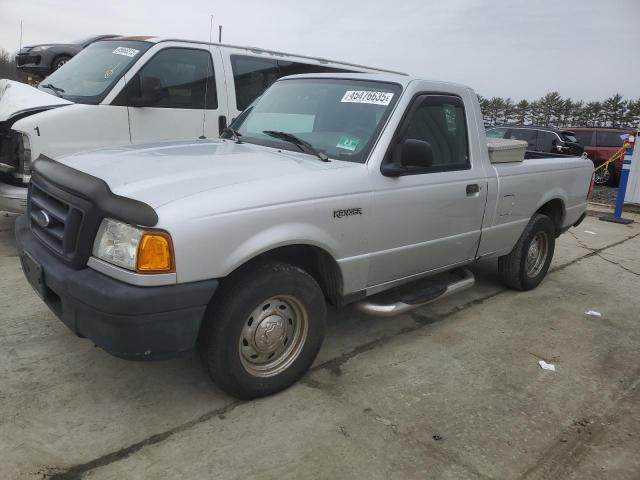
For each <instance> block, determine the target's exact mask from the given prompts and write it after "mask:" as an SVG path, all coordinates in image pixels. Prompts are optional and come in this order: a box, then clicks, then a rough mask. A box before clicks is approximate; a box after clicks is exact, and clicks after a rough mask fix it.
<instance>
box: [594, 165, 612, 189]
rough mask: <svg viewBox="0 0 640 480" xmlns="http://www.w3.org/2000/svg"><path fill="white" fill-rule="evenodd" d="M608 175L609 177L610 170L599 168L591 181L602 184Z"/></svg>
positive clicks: (606, 180)
mask: <svg viewBox="0 0 640 480" xmlns="http://www.w3.org/2000/svg"><path fill="white" fill-rule="evenodd" d="M610 177H611V172H610V171H609V169H608V168H601V169H600V170H598V171H597V172H596V174H595V175H594V177H593V182H594V183H595V184H597V185H602V184H604V183H607V182H608V181H609V178H610Z"/></svg>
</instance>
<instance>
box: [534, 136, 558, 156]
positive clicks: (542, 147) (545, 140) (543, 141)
mask: <svg viewBox="0 0 640 480" xmlns="http://www.w3.org/2000/svg"><path fill="white" fill-rule="evenodd" d="M557 144H558V136H557V135H556V134H555V133H553V132H545V131H539V132H538V148H537V150H538V151H539V152H545V153H557V152H554V147H555V146H556V145H557Z"/></svg>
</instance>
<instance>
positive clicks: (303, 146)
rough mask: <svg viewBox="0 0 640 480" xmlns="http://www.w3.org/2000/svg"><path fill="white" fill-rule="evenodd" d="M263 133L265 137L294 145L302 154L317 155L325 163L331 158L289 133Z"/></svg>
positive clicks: (268, 131)
mask: <svg viewBox="0 0 640 480" xmlns="http://www.w3.org/2000/svg"><path fill="white" fill-rule="evenodd" d="M262 133H264V134H265V135H269V136H270V137H273V138H278V139H280V140H284V141H285V142H289V143H293V144H294V145H295V146H296V147H298V148H299V149H300V151H301V152H304V153H309V154H311V155H315V156H316V157H318V158H319V159H320V160H322V161H323V162H328V161H329V157H327V156H326V155H325V154H324V153H322V152H319V151H318V150H316V149H315V148H313V146H312V145H311V144H310V143H309V142H305V141H304V140H302V139H301V138H299V137H296V136H295V135H294V134H292V133H287V132H278V131H276V130H263V131H262Z"/></svg>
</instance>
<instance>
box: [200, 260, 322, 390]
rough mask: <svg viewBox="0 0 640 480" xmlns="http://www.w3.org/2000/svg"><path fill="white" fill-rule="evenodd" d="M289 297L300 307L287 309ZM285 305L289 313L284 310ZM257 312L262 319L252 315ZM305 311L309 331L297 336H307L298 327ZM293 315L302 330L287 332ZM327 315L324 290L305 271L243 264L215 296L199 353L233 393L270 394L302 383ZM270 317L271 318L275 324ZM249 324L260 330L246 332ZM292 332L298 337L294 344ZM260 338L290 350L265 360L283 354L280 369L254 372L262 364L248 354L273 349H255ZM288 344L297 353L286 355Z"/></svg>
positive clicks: (215, 377)
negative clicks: (301, 380) (297, 313)
mask: <svg viewBox="0 0 640 480" xmlns="http://www.w3.org/2000/svg"><path fill="white" fill-rule="evenodd" d="M269 302H271V303H272V304H273V305H271V303H269ZM277 302H281V304H277ZM286 302H292V303H291V305H293V306H294V307H295V308H294V307H291V305H290V307H291V308H292V309H291V310H286V308H283V304H284V305H285V306H286V305H287V303H286ZM269 305H271V306H269ZM265 306H266V308H265ZM272 309H274V310H273V311H272ZM280 309H282V310H284V311H285V313H284V314H281V310H280ZM303 310H304V312H303ZM256 311H258V314H257V316H258V317H259V318H258V319H256V320H253V318H254V316H256V315H255V312H256ZM263 312H265V313H264V314H263ZM287 312H288V313H287ZM291 312H294V314H291ZM295 312H299V315H298V316H296V315H295ZM304 313H306V322H305V325H306V335H304V338H303V339H298V335H302V333H299V332H302V327H300V325H301V324H302V320H301V319H302V317H303V316H304ZM288 316H292V317H295V318H296V320H295V321H296V322H300V323H296V325H297V328H298V330H295V333H294V330H291V331H290V332H289V333H287V331H286V329H288V328H292V329H295V328H296V327H289V326H288V324H291V325H294V324H293V322H292V318H288V319H287V318H286V317H288ZM298 317H300V318H298ZM325 317H326V304H325V301H324V295H323V292H322V290H321V289H320V287H319V286H318V284H317V282H316V281H315V280H314V279H313V277H311V275H309V274H308V273H306V272H305V271H304V270H301V269H300V268H298V267H295V266H293V265H289V264H286V263H281V262H275V261H270V262H268V263H263V264H259V265H257V266H253V267H248V268H244V269H241V270H240V271H238V272H236V273H234V274H232V275H230V276H229V277H227V278H226V279H225V280H224V281H223V282H222V283H221V285H220V287H219V289H218V291H217V292H216V293H215V295H214V296H213V299H212V301H211V304H210V306H209V308H208V310H207V314H206V318H205V323H204V326H203V329H202V331H201V333H200V338H199V342H198V344H199V345H198V346H199V350H200V357H201V359H202V361H203V363H204V366H205V368H206V369H207V371H208V373H209V375H210V376H211V378H212V379H213V381H214V382H215V383H216V384H217V385H218V386H219V387H220V388H221V389H222V390H224V391H225V392H226V393H228V394H229V395H232V396H234V397H236V398H240V399H251V398H257V397H263V396H266V395H271V394H273V393H276V392H279V391H281V390H284V389H285V388H287V387H289V386H291V385H292V384H294V383H295V382H297V381H298V380H299V379H300V378H301V377H302V376H303V375H304V374H305V372H306V371H307V370H308V369H309V367H311V364H312V363H313V361H314V359H315V358H316V356H317V354H318V351H319V350H320V346H321V345H322V341H323V339H324V332H325ZM272 319H276V320H272ZM269 321H271V322H272V323H271V324H270V325H269ZM274 322H275V323H274ZM265 324H266V326H265ZM274 325H275V327H274ZM270 327H272V328H271V329H269V328H270ZM250 329H254V330H255V332H253V333H247V332H248V330H250ZM261 329H262V330H261ZM252 331H253V330H252ZM274 331H275V334H274V337H273V338H270V337H269V335H270V334H272V333H273V332H274ZM260 332H262V335H260ZM287 334H289V335H290V336H291V337H292V338H294V339H292V340H291V342H289V344H287V341H288V340H287V337H286V335H287ZM300 338H302V337H300ZM247 339H249V341H251V345H249V344H248V342H247ZM259 339H262V340H259ZM274 339H275V340H274ZM296 339H297V340H296ZM260 341H262V342H263V343H262V346H263V347H265V345H266V346H267V347H269V348H270V347H271V345H270V341H273V343H274V344H278V345H279V347H278V348H283V349H285V352H283V353H282V355H281V354H278V355H277V356H276V357H275V360H272V361H271V360H267V359H265V362H267V363H265V365H267V366H268V365H270V364H269V363H268V362H269V361H271V362H272V363H273V362H277V361H279V360H278V359H279V358H280V357H282V358H283V360H282V362H285V363H283V364H282V365H281V367H280V368H281V370H274V371H273V372H268V373H267V374H265V373H264V372H258V373H257V374H256V373H255V372H256V371H257V370H258V369H259V368H263V366H262V365H257V364H255V365H254V364H253V363H252V362H254V360H252V359H251V358H249V356H248V354H249V353H252V352H253V353H256V358H257V354H258V353H259V354H260V356H261V357H264V356H267V355H269V352H268V351H267V352H266V353H263V352H262V351H260V352H258V351H257V350H256V348H257V347H256V345H259V344H260ZM294 343H295V346H293V345H294ZM241 344H242V346H241ZM254 347H255V348H254ZM267 347H265V348H267ZM288 349H291V352H294V351H295V352H297V353H295V356H293V355H294V354H293V353H290V355H291V356H290V357H287V358H288V360H287V358H285V357H286V355H285V354H286V351H287V350H288ZM269 358H271V357H269ZM259 361H260V360H255V362H259ZM287 361H288V362H290V363H286V362H287ZM265 368H266V367H265ZM274 368H275V367H274Z"/></svg>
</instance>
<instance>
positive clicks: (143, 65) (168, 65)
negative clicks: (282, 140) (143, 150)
mask: <svg viewBox="0 0 640 480" xmlns="http://www.w3.org/2000/svg"><path fill="white" fill-rule="evenodd" d="M376 71H383V72H386V71H388V70H382V69H376V68H370V67H365V66H361V65H354V64H350V63H342V62H333V61H329V60H324V59H322V58H312V57H305V56H302V55H291V54H287V53H280V52H273V51H268V50H263V49H259V48H249V47H238V46H232V45H221V44H209V43H203V42H194V41H186V40H174V39H161V38H155V37H121V38H116V39H110V40H104V41H100V42H96V43H94V44H92V45H90V46H89V47H87V48H86V49H85V50H83V51H82V52H80V53H79V54H78V55H76V56H75V57H74V58H73V59H71V60H70V61H69V62H68V63H67V64H66V65H64V67H62V68H60V69H59V70H57V71H56V72H54V73H53V74H51V76H49V77H48V78H46V79H45V80H43V81H42V83H41V84H40V85H39V86H38V88H37V89H36V88H34V87H31V86H28V85H25V84H21V83H18V82H13V81H9V80H2V81H0V210H5V211H10V212H23V211H25V209H26V198H27V186H28V183H29V178H30V175H31V169H30V165H31V161H32V160H34V159H35V158H37V157H38V156H39V155H40V154H44V155H46V156H48V157H51V158H56V157H59V156H61V155H66V154H69V153H75V152H79V151H83V150H91V149H95V148H100V147H107V146H115V145H125V144H137V143H148V142H157V141H165V140H193V139H197V138H216V137H218V135H219V133H220V132H221V131H222V130H223V129H224V128H225V127H226V126H227V124H228V123H229V122H230V121H231V120H232V119H233V118H235V117H236V116H237V115H238V114H239V113H240V112H241V111H242V110H244V109H245V108H246V107H247V106H248V105H249V104H250V103H251V102H252V101H253V100H254V99H255V98H256V97H258V96H259V95H260V94H262V92H263V91H264V90H265V89H266V88H267V87H268V86H270V85H271V84H272V83H273V82H274V81H276V80H277V79H278V78H280V77H283V76H286V75H294V74H299V73H317V72H376ZM393 73H397V72H393Z"/></svg>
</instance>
